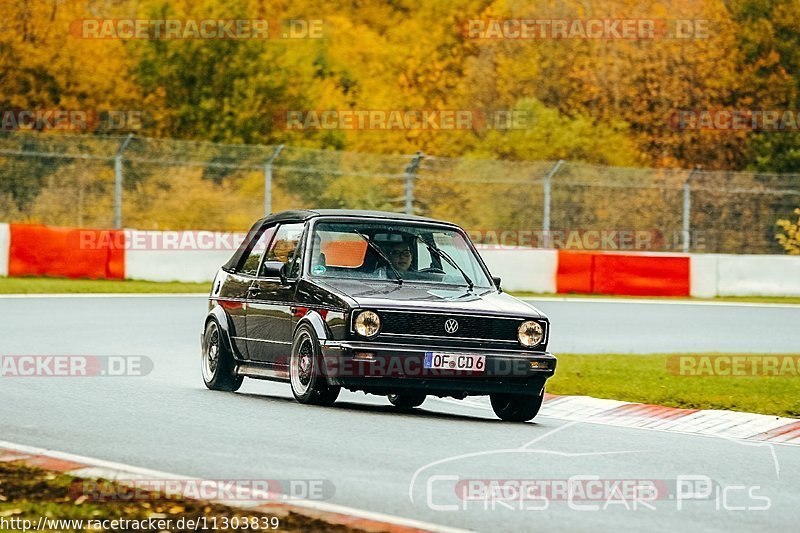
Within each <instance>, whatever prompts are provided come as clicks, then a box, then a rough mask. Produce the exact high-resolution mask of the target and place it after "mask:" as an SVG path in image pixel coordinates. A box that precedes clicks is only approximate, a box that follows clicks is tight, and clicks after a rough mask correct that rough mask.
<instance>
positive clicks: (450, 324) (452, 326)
mask: <svg viewBox="0 0 800 533" xmlns="http://www.w3.org/2000/svg"><path fill="white" fill-rule="evenodd" d="M444 330H445V331H446V332H447V333H455V332H456V331H458V321H457V320H456V319H455V318H448V319H447V320H445V322H444Z"/></svg>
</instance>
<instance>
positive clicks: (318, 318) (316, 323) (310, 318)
mask: <svg viewBox="0 0 800 533" xmlns="http://www.w3.org/2000/svg"><path fill="white" fill-rule="evenodd" d="M303 324H308V325H309V326H311V328H312V329H313V330H314V333H316V335H317V339H318V340H320V341H324V340H328V339H331V338H333V336H332V334H331V332H330V330H329V329H328V324H327V323H326V322H325V319H324V318H322V315H321V314H320V313H319V312H318V311H316V310H314V309H311V310H309V311H308V313H306V314H305V315H303V318H301V319H300V320H298V321H297V324H295V326H294V330H293V331H292V337H294V335H295V334H296V333H297V329H298V328H299V327H300V326H302V325H303Z"/></svg>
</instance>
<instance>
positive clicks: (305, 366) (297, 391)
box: [289, 324, 341, 405]
mask: <svg viewBox="0 0 800 533" xmlns="http://www.w3.org/2000/svg"><path fill="white" fill-rule="evenodd" d="M289 381H290V382H291V385H292V394H293V395H294V398H295V399H296V400H297V401H298V402H300V403H304V404H312V405H332V404H333V403H334V402H335V401H336V398H337V397H338V396H339V391H340V390H341V387H338V386H334V385H329V384H328V380H327V379H326V378H325V372H324V367H323V359H322V350H321V349H320V346H319V339H318V338H317V334H316V332H315V331H314V328H312V327H311V326H309V325H308V324H302V325H301V326H300V327H298V328H297V332H295V335H294V341H293V342H292V354H291V357H290V358H289Z"/></svg>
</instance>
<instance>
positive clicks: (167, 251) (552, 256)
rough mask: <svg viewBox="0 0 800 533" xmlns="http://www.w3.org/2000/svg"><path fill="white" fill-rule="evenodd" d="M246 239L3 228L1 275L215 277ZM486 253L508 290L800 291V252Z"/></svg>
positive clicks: (776, 293)
mask: <svg viewBox="0 0 800 533" xmlns="http://www.w3.org/2000/svg"><path fill="white" fill-rule="evenodd" d="M243 238H244V234H243V233H237V234H233V233H216V232H208V231H177V232H175V231H171V232H159V231H139V230H79V229H75V228H59V227H52V226H42V225H36V224H0V275H2V276H5V275H8V276H63V277H69V278H101V279H140V280H149V281H187V282H189V281H196V282H207V281H210V280H211V279H212V278H213V277H214V274H215V273H216V271H217V269H218V268H219V267H220V265H222V264H223V263H225V262H226V261H227V260H228V258H229V257H230V256H231V254H232V253H233V251H234V250H235V249H236V247H237V246H238V244H239V243H240V242H241V240H242V239H243ZM478 251H479V252H480V254H481V256H482V257H483V258H484V260H485V261H486V263H487V265H488V266H489V269H490V270H491V271H492V273H493V274H494V275H495V276H500V277H501V278H502V279H503V287H504V288H505V289H506V290H510V291H529V292H534V293H562V294H563V293H585V294H609V295H633V296H698V297H708V298H710V297H714V296H800V257H792V256H778V255H729V254H666V253H646V252H631V253H623V252H584V251H572V250H540V249H532V248H499V247H492V246H478Z"/></svg>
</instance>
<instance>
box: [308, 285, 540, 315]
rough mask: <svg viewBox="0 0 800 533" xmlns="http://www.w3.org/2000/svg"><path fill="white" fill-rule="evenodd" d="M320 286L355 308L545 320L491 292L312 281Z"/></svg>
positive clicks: (513, 300)
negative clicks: (342, 298)
mask: <svg viewBox="0 0 800 533" xmlns="http://www.w3.org/2000/svg"><path fill="white" fill-rule="evenodd" d="M315 283H317V284H318V285H319V286H321V287H324V288H326V289H328V290H332V291H334V292H336V293H338V294H339V295H341V296H343V297H347V298H348V299H350V300H353V301H354V302H355V304H356V305H357V306H358V307H371V308H374V309H418V310H421V311H442V312H465V313H480V314H487V315H497V316H509V315H511V316H523V317H531V318H545V316H544V314H543V313H542V312H541V311H539V310H538V309H536V308H535V307H533V306H532V305H529V304H527V303H525V302H523V301H522V300H518V299H517V298H514V297H513V296H511V295H508V294H505V293H499V292H497V291H496V290H492V289H478V288H476V289H474V290H473V291H469V290H467V288H466V287H455V286H450V285H445V286H440V285H431V284H421V283H409V282H406V283H403V285H398V284H395V283H387V282H384V281H376V282H370V281H362V280H351V279H326V280H325V281H320V280H315Z"/></svg>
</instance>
